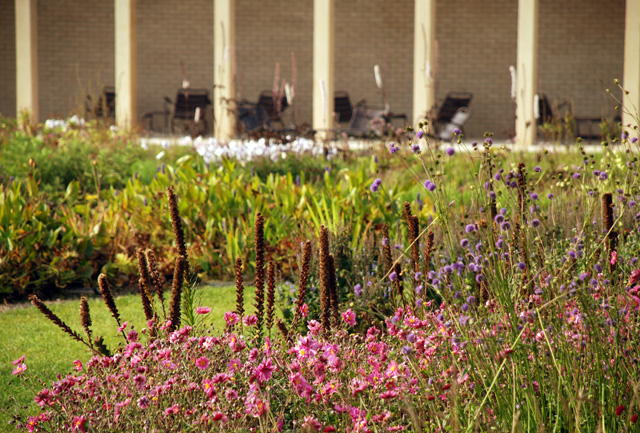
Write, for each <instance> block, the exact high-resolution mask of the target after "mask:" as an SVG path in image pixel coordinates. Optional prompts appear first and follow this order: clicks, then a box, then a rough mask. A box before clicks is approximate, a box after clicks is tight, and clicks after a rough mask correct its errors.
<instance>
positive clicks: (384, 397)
mask: <svg viewBox="0 0 640 433" xmlns="http://www.w3.org/2000/svg"><path fill="white" fill-rule="evenodd" d="M397 396H398V391H394V390H388V391H385V392H383V393H382V394H380V398H381V399H382V400H390V399H392V398H396V397H397Z"/></svg>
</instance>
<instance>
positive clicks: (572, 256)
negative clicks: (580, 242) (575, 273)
mask: <svg viewBox="0 0 640 433" xmlns="http://www.w3.org/2000/svg"><path fill="white" fill-rule="evenodd" d="M567 255H568V256H569V257H571V258H572V259H574V260H575V259H577V258H578V255H577V254H576V252H575V251H569V252H568V253H567Z"/></svg>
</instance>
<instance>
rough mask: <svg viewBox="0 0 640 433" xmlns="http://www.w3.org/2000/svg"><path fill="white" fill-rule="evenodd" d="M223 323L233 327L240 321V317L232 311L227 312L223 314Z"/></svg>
mask: <svg viewBox="0 0 640 433" xmlns="http://www.w3.org/2000/svg"><path fill="white" fill-rule="evenodd" d="M224 321H225V322H227V324H228V325H235V324H236V323H238V322H239V321H240V316H238V315H237V314H236V313H234V312H233V311H227V312H226V313H224Z"/></svg>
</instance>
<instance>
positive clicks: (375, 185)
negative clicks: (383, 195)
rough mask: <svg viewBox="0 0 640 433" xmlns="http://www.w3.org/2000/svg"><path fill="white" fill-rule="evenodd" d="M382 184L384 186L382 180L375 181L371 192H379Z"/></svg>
mask: <svg viewBox="0 0 640 433" xmlns="http://www.w3.org/2000/svg"><path fill="white" fill-rule="evenodd" d="M381 184H382V179H380V178H377V179H376V180H374V181H373V183H372V184H371V187H370V188H369V189H371V192H378V189H379V188H380V185H381Z"/></svg>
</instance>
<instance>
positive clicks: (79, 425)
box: [71, 415, 89, 433]
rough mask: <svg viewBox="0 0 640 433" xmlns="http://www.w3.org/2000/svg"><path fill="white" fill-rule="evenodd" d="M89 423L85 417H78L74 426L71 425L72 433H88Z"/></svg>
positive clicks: (74, 420) (74, 421)
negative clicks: (79, 432)
mask: <svg viewBox="0 0 640 433" xmlns="http://www.w3.org/2000/svg"><path fill="white" fill-rule="evenodd" d="M88 423H89V422H88V421H87V419H86V418H85V417H84V415H82V416H77V417H75V418H74V419H73V424H71V431H81V432H82V433H85V432H86V431H87V424H88Z"/></svg>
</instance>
